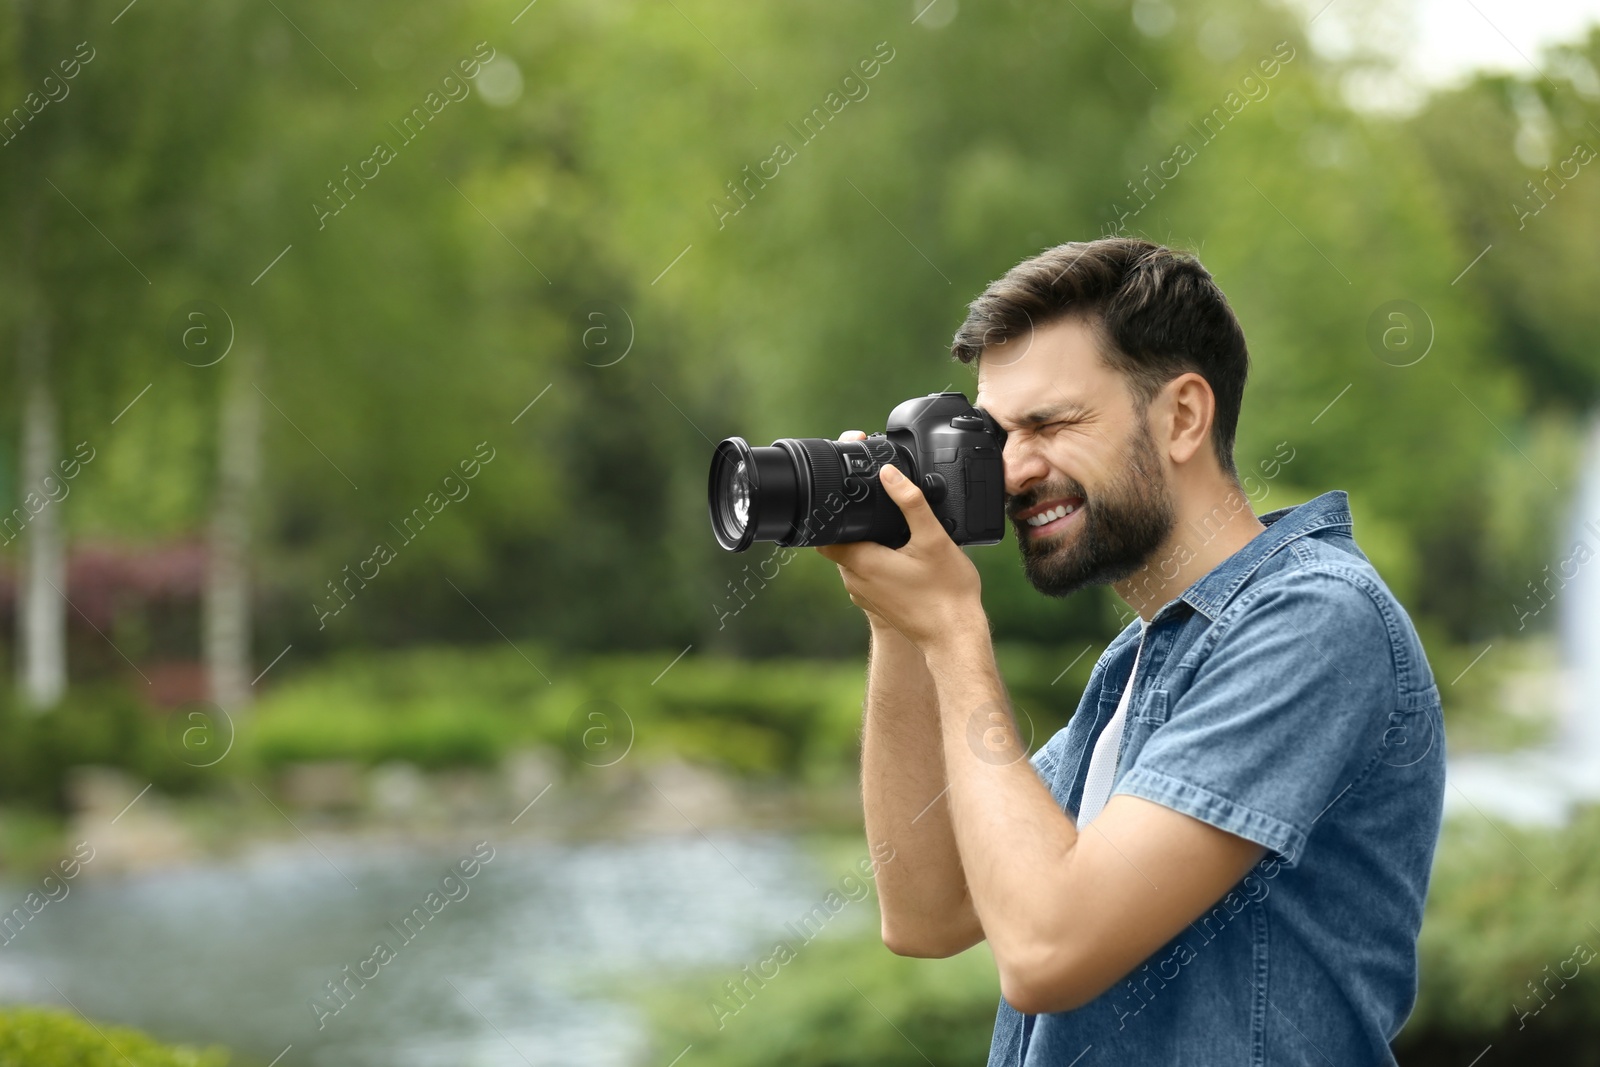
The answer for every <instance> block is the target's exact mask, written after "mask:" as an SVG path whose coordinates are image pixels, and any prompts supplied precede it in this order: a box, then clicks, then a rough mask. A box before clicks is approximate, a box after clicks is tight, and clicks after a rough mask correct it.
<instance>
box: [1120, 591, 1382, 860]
mask: <svg viewBox="0 0 1600 1067" xmlns="http://www.w3.org/2000/svg"><path fill="white" fill-rule="evenodd" d="M1200 640H1201V642H1202V645H1201V646H1200V647H1199V648H1197V649H1196V650H1195V651H1198V652H1199V653H1200V657H1199V658H1200V662H1199V664H1198V666H1197V667H1196V668H1195V676H1194V681H1193V684H1192V685H1191V686H1190V687H1189V688H1188V689H1187V690H1185V691H1184V692H1183V693H1182V694H1181V695H1180V696H1179V698H1178V699H1177V700H1176V702H1175V703H1174V704H1173V705H1172V706H1171V707H1170V709H1166V718H1165V721H1160V722H1158V723H1157V724H1156V725H1155V727H1154V729H1153V732H1152V733H1151V734H1150V735H1149V737H1148V738H1147V740H1146V741H1145V743H1144V745H1143V746H1142V747H1141V748H1140V749H1139V751H1138V755H1137V756H1136V758H1135V760H1134V762H1133V764H1132V766H1130V767H1129V768H1128V770H1127V772H1126V773H1125V774H1124V775H1123V777H1122V779H1121V781H1120V782H1119V783H1118V785H1117V787H1116V790H1115V792H1117V793H1128V794H1131V795H1133V796H1138V797H1143V798H1144V799H1146V800H1150V801H1154V802H1155V803H1157V804H1161V805H1163V806H1164V807H1168V808H1172V809H1173V810H1175V811H1180V812H1182V813H1184V814H1185V815H1189V816H1192V817H1193V818H1196V819H1200V820H1201V821H1203V822H1207V823H1210V824H1211V825H1213V826H1216V827H1218V828H1219V829H1222V830H1226V831H1228V832H1229V833H1232V834H1236V835H1238V836H1240V837H1243V838H1246V839H1247V840H1250V841H1254V842H1256V843H1258V844H1260V845H1262V846H1264V847H1266V848H1267V849H1269V850H1271V851H1273V852H1275V853H1278V854H1279V855H1280V856H1281V857H1283V859H1284V862H1285V863H1286V864H1287V865H1293V864H1294V862H1295V861H1296V860H1297V859H1298V857H1299V856H1300V855H1301V854H1302V853H1303V851H1304V849H1305V844H1306V839H1307V837H1308V836H1309V835H1310V833H1311V828H1312V825H1313V824H1314V823H1315V822H1316V821H1317V819H1318V818H1319V817H1320V816H1321V815H1322V813H1323V812H1324V811H1326V810H1327V808H1328V807H1329V806H1330V805H1331V804H1332V803H1333V801H1335V800H1336V799H1338V796H1339V795H1340V794H1341V793H1342V792H1343V791H1344V790H1345V789H1347V788H1349V787H1350V786H1351V785H1352V784H1354V782H1355V781H1356V779H1357V778H1358V777H1359V776H1360V774H1362V773H1364V771H1365V770H1366V769H1368V768H1370V767H1371V766H1372V763H1373V761H1374V760H1375V759H1376V758H1377V757H1378V755H1379V754H1380V752H1381V745H1382V743H1383V734H1384V730H1385V728H1386V725H1387V723H1388V721H1389V713H1390V712H1391V711H1393V710H1394V709H1395V708H1396V706H1397V705H1398V687H1397V684H1396V670H1395V660H1394V652H1393V642H1392V641H1391V639H1390V635H1389V627H1388V624H1387V622H1386V619H1385V616H1384V614H1383V613H1382V612H1381V611H1380V610H1379V608H1378V605H1377V602H1376V601H1375V600H1374V596H1373V594H1372V593H1370V592H1369V591H1368V590H1367V589H1365V588H1363V586H1362V585H1361V584H1360V580H1359V579H1357V578H1355V577H1353V576H1350V575H1347V574H1345V573H1342V572H1331V571H1320V570H1312V571H1305V570H1300V571H1292V572H1290V573H1288V574H1285V575H1282V576H1278V577H1274V578H1272V579H1268V580H1267V581H1266V582H1264V583H1262V584H1261V585H1260V586H1257V587H1255V588H1253V589H1250V590H1247V591H1246V592H1245V593H1244V594H1243V595H1242V596H1241V597H1240V598H1239V599H1238V600H1236V601H1234V603H1233V604H1231V605H1229V608H1228V610H1226V611H1225V612H1224V613H1223V615H1222V617H1221V618H1219V619H1218V621H1217V622H1216V624H1214V626H1213V627H1212V629H1211V630H1210V631H1208V632H1207V633H1206V634H1205V635H1204V636H1203V637H1201V639H1200ZM1207 646H1209V647H1207ZM1191 654H1192V653H1191ZM1165 700H1166V696H1165V693H1162V692H1159V687H1158V691H1153V692H1151V693H1149V694H1147V695H1146V696H1144V697H1143V698H1142V699H1141V705H1142V708H1141V711H1142V715H1143V716H1144V717H1145V720H1146V721H1149V719H1151V718H1154V719H1160V717H1161V710H1162V708H1163V707H1164V706H1165Z"/></svg>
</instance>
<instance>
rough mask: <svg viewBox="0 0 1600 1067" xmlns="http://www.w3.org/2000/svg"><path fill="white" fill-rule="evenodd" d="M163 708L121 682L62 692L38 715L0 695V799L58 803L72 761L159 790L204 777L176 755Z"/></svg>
mask: <svg viewBox="0 0 1600 1067" xmlns="http://www.w3.org/2000/svg"><path fill="white" fill-rule="evenodd" d="M169 726H170V723H169V720H168V717H167V715H166V714H165V713H162V712H158V711H155V710H153V709H151V708H150V707H148V706H147V705H145V704H144V703H143V702H142V701H141V700H139V699H138V694H137V693H135V692H133V691H130V690H129V689H126V688H123V687H121V686H109V685H103V686H93V687H83V688H79V689H73V690H71V691H69V693H68V695H67V697H66V699H65V701H63V703H62V704H61V705H60V706H59V707H57V708H55V709H53V710H51V711H49V712H47V713H44V714H35V713H33V712H30V711H27V710H25V709H23V708H21V707H19V706H18V704H17V701H16V700H15V699H14V698H10V697H9V695H8V698H7V699H5V700H3V701H0V800H5V801H10V802H21V803H24V804H28V805H31V806H33V807H35V808H45V809H52V810H65V808H66V805H67V797H66V796H65V795H64V788H65V785H66V780H67V772H68V771H70V770H71V769H72V768H74V767H82V766H90V765H93V766H101V767H116V768H120V769H122V770H124V771H127V772H128V774H129V775H130V776H133V777H137V778H139V779H141V780H142V781H144V782H150V783H152V784H153V785H154V787H155V788H156V789H158V790H160V791H161V792H164V793H169V794H171V793H186V792H190V791H192V790H194V789H196V788H198V787H199V786H200V785H202V784H203V783H204V781H205V775H204V773H203V772H202V771H200V770H199V769H197V768H195V767H192V766H190V765H189V764H187V763H185V762H183V761H182V760H181V759H179V758H178V755H179V750H178V748H176V747H174V745H173V743H172V739H171V738H170V737H169V734H168V729H169Z"/></svg>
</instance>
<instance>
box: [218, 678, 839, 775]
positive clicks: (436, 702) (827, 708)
mask: <svg viewBox="0 0 1600 1067" xmlns="http://www.w3.org/2000/svg"><path fill="white" fill-rule="evenodd" d="M527 651H529V652H530V653H531V656H532V660H533V662H537V663H541V664H543V668H542V669H544V670H545V672H546V673H547V674H548V675H549V676H550V677H551V678H552V679H554V680H553V681H551V682H547V681H546V680H545V678H544V677H542V676H541V675H540V674H539V673H538V671H537V670H535V669H534V668H532V667H530V665H529V661H527V660H524V659H523V658H522V655H521V654H519V653H518V652H517V651H516V650H514V649H509V648H508V649H469V650H463V649H448V648H444V649H422V650H408V651H404V652H394V653H381V654H370V653H369V654H364V655H361V656H349V657H344V658H339V659H335V660H332V661H330V662H329V663H328V664H326V665H325V666H322V667H319V668H316V669H314V670H312V671H308V672H306V673H304V674H301V675H299V676H298V677H296V678H295V679H293V680H292V681H290V682H287V683H285V684H284V685H282V686H280V687H279V688H277V689H275V690H274V691H273V692H272V693H271V694H270V695H269V696H268V697H267V698H266V699H265V700H263V701H262V702H261V704H260V705H259V707H258V709H257V711H256V713H255V715H254V716H253V717H252V719H253V721H252V723H251V724H250V726H249V728H248V729H247V731H245V733H244V735H243V736H242V738H241V740H242V741H243V743H244V746H245V748H246V750H247V751H248V752H250V753H251V754H252V755H253V757H254V758H255V759H256V760H258V761H259V762H260V763H261V764H263V765H265V766H267V767H269V768H271V767H278V766H281V765H283V764H285V763H291V762H296V761H303V760H318V759H351V760H355V761H357V762H360V763H366V764H378V763H382V762H384V761H385V760H391V759H400V760H407V761H409V762H412V763H415V764H418V765H420V766H423V767H442V766H453V765H461V764H468V765H471V764H477V765H490V764H493V763H496V762H497V761H499V760H500V759H501V758H502V757H503V756H504V755H505V754H506V753H507V752H509V751H510V750H512V749H513V748H516V747H518V746H522V745H532V744H545V745H551V746H555V747H559V748H563V749H566V750H568V751H569V752H570V753H571V754H572V755H573V756H574V757H576V756H579V755H582V753H581V752H580V751H578V750H577V745H576V742H577V739H578V737H579V736H580V735H581V734H582V728H583V725H584V724H585V722H586V721H587V720H586V719H585V716H584V711H583V709H584V707H585V705H587V704H589V703H590V702H592V701H606V702H608V703H609V704H612V705H615V706H616V707H617V708H620V709H621V710H622V712H624V713H625V714H626V719H627V721H630V722H631V723H632V733H633V736H634V737H635V739H636V742H637V746H636V751H645V752H661V753H669V752H670V753H673V754H676V755H680V756H684V757H686V758H689V759H695V760H703V761H705V762H710V763H715V764H719V765H721V766H725V767H728V768H730V769H733V770H735V771H739V772H742V773H745V774H751V775H789V774H802V775H806V776H811V777H818V778H824V779H826V778H829V777H833V776H837V775H840V774H845V773H848V772H850V771H851V770H853V766H854V761H855V757H856V739H857V733H858V731H859V729H860V719H861V685H862V672H861V667H860V665H859V664H858V663H843V664H841V663H837V662H826V661H822V662H818V661H801V660H779V661H772V660H767V661H760V662H750V661H742V660H730V659H687V658H686V659H684V660H683V661H681V662H679V663H676V664H673V665H672V668H671V669H670V670H668V671H667V672H666V673H665V674H664V675H663V674H662V670H663V668H665V667H667V665H668V664H669V663H671V656H670V655H668V654H661V655H650V656H642V655H635V656H598V657H589V658H583V659H576V658H574V659H568V660H565V661H562V662H561V663H559V664H556V663H553V662H551V661H550V658H549V657H548V656H546V655H545V654H543V653H542V652H539V651H536V650H532V649H528V650H527ZM613 716H614V717H615V713H614V712H613ZM575 727H576V728H575ZM624 729H625V728H624Z"/></svg>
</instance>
